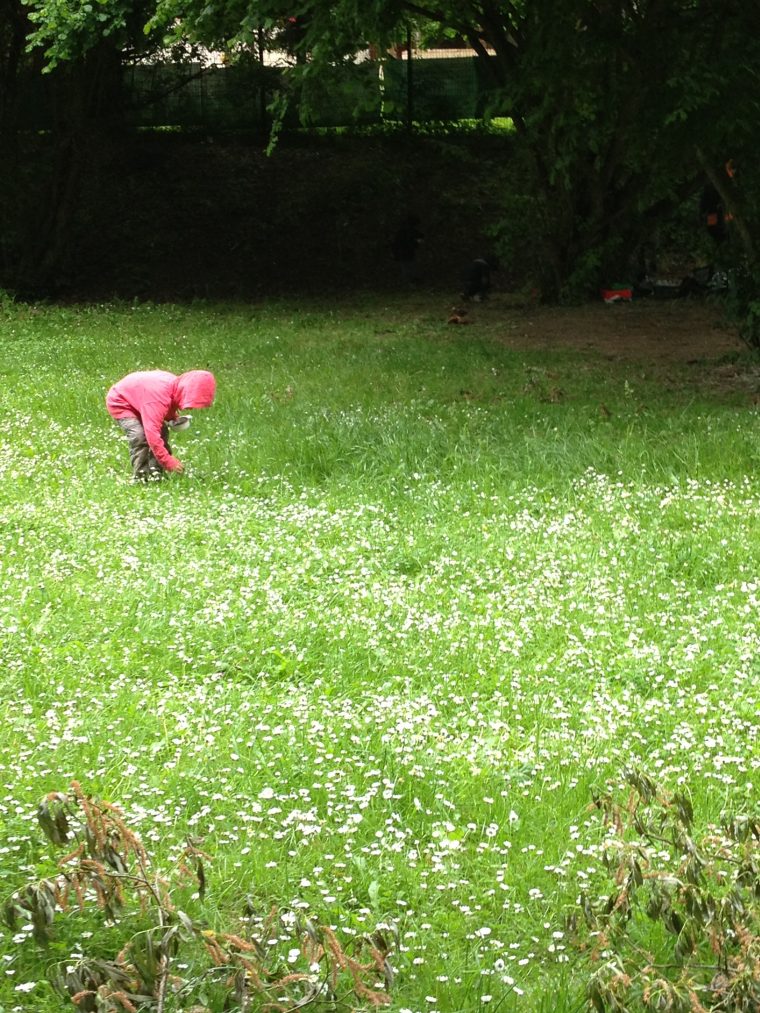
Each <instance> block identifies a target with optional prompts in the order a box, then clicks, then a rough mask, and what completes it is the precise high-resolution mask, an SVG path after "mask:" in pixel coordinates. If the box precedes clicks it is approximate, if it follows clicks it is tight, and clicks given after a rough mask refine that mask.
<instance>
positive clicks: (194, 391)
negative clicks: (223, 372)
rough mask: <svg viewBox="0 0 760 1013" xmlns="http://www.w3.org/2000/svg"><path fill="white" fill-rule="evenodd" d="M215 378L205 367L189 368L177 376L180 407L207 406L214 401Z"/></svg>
mask: <svg viewBox="0 0 760 1013" xmlns="http://www.w3.org/2000/svg"><path fill="white" fill-rule="evenodd" d="M215 393H216V380H215V379H214V374H213V373H209V371H208V370H207V369H191V370H190V372H189V373H183V374H182V375H181V376H178V377H177V402H178V404H179V406H180V408H208V407H210V406H211V405H212V404H213V403H214V394H215Z"/></svg>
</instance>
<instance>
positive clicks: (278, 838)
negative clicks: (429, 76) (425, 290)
mask: <svg viewBox="0 0 760 1013" xmlns="http://www.w3.org/2000/svg"><path fill="white" fill-rule="evenodd" d="M473 332H476V329H475V328H463V329H461V331H460V330H458V329H457V331H456V333H455V334H454V335H453V336H452V334H451V331H446V329H445V326H444V327H443V328H442V327H441V325H440V322H439V320H438V319H437V318H436V317H435V315H433V314H432V313H431V314H430V315H429V316H427V315H425V313H424V312H420V313H418V314H417V315H416V316H411V317H410V316H409V315H408V314H407V315H405V314H402V313H400V312H396V309H395V308H394V307H391V308H388V307H387V306H384V305H381V304H379V303H378V304H376V305H372V306H370V307H369V308H367V307H366V306H364V307H360V306H359V305H356V306H353V307H346V308H344V309H342V310H338V309H335V308H333V309H332V310H327V309H324V308H320V307H315V306H307V307H303V306H301V307H299V306H287V305H284V304H282V305H278V306H274V307H270V308H267V309H255V308H254V309H252V308H246V309H235V308H216V309H214V308H209V307H204V306H199V307H196V308H179V307H171V306H168V307H150V306H148V307H129V306H126V307H109V306H104V307H91V308H69V309H58V308H29V307H13V306H10V307H6V309H5V310H4V311H3V312H2V315H0V348H1V349H2V351H1V352H0V369H1V371H2V385H1V386H0V575H1V576H2V582H1V584H0V666H1V669H2V674H1V679H2V695H1V696H0V715H1V718H2V733H0V784H2V792H1V793H0V855H1V856H2V859H1V861H0V902H4V901H5V900H6V899H7V898H8V897H10V896H11V895H12V894H13V893H14V891H17V890H19V889H21V888H22V887H23V886H24V884H26V883H27V882H29V881H33V880H35V879H39V878H41V877H43V876H46V875H50V874H51V872H50V870H51V869H52V868H53V857H52V853H51V851H50V850H49V847H48V845H46V844H45V843H44V839H43V838H42V835H41V834H40V832H39V829H38V827H37V824H36V808H37V803H38V800H39V799H40V797H41V796H43V795H44V794H45V793H47V792H50V791H55V790H66V788H67V786H68V785H69V783H70V782H71V781H72V779H76V780H78V781H80V782H81V784H82V786H83V788H84V789H85V791H87V792H92V793H94V794H96V795H99V796H101V797H103V798H106V799H108V800H110V801H112V802H115V803H118V804H119V805H120V806H121V808H122V809H123V811H124V813H125V816H126V818H127V822H128V823H129V824H130V826H132V827H133V828H134V829H135V831H136V832H137V833H138V834H139V835H140V837H141V839H142V841H143V843H144V844H145V846H146V848H147V849H148V851H149V853H150V854H151V856H152V858H154V860H155V862H156V864H157V865H158V866H159V867H170V866H171V865H172V863H173V862H175V861H176V859H177V858H178V856H179V855H180V853H181V851H182V849H183V847H184V845H185V842H186V840H187V838H188V835H190V836H192V838H193V839H194V840H195V841H197V842H202V849H203V851H204V852H205V853H207V854H208V855H210V856H211V858H212V861H211V862H210V864H209V866H208V868H207V870H206V874H207V878H208V888H207V893H206V895H205V897H203V898H200V897H199V896H197V895H195V896H190V897H187V898H186V899H185V906H186V910H187V911H188V912H189V913H190V914H191V915H192V917H193V918H197V919H199V920H201V921H203V922H204V923H205V924H208V925H209V926H212V927H213V926H216V925H218V924H222V923H223V922H226V924H228V925H234V926H237V927H238V928H239V925H240V922H239V917H240V915H241V913H242V911H243V902H244V900H245V898H246V897H253V898H255V899H256V900H257V902H258V903H260V904H261V905H262V906H263V907H268V906H271V905H278V906H280V907H282V908H288V909H293V910H300V911H305V912H308V913H309V914H310V916H311V917H313V918H314V919H316V920H319V921H320V922H323V923H325V924H329V925H331V926H333V927H334V928H335V931H336V933H337V935H338V937H339V938H341V939H342V940H348V939H350V938H351V937H352V936H354V935H356V934H357V933H363V932H369V931H372V930H373V929H375V928H376V927H377V926H386V927H387V928H388V931H391V932H393V933H397V934H398V940H399V945H398V947H397V948H396V950H395V951H394V953H393V955H392V957H391V963H392V965H393V969H394V971H395V982H394V984H393V987H392V990H391V1005H390V1006H387V1007H384V1008H388V1009H392V1010H393V1011H396V1013H410V1011H412V1013H423V1011H424V1013H475V1011H479V1010H485V1011H489V1013H490V1011H493V1010H496V1009H498V1010H500V1011H501V1013H505V1011H508V1010H526V1011H538V1010H544V1011H547V1013H548V1011H550V1010H551V1011H554V1010H556V1011H565V1010H566V1011H570V1010H574V1009H576V1010H577V1009H581V1008H583V994H582V989H583V980H582V974H581V973H580V971H579V969H578V959H579V958H578V954H577V952H576V951H575V949H574V947H573V943H572V940H571V939H570V938H569V932H568V930H567V916H568V914H569V913H570V912H571V911H573V910H574V909H575V908H576V901H577V898H578V896H579V894H580V893H581V892H583V891H588V892H590V893H591V894H594V892H597V893H598V892H600V891H603V889H604V881H605V880H604V877H605V872H604V869H603V868H602V867H601V864H600V862H599V845H600V841H601V839H602V836H603V835H604V833H605V830H604V828H603V827H602V826H601V825H600V822H599V820H598V819H597V818H596V816H595V814H594V813H593V812H592V811H591V810H590V808H589V805H590V802H591V799H592V792H593V791H595V790H603V789H604V788H605V786H609V785H618V784H620V783H621V781H622V778H623V776H624V773H625V771H626V770H627V769H628V768H631V767H638V768H641V769H643V770H645V771H646V772H648V773H649V774H650V775H651V776H652V777H653V778H655V779H657V780H658V781H659V782H661V783H662V784H663V785H664V786H666V787H669V788H674V787H676V786H681V787H682V788H683V789H684V790H685V791H687V792H688V793H689V794H690V796H691V798H692V802H693V805H694V808H695V811H696V812H697V814H698V815H699V818H700V819H702V820H704V821H708V820H717V819H718V818H719V817H720V815H721V814H722V813H723V812H725V811H728V810H730V811H739V810H742V809H743V808H747V807H751V806H752V805H753V804H756V802H757V796H756V793H755V794H753V779H754V780H755V781H756V779H757V776H758V766H759V765H760V750H759V749H758V682H759V681H760V626H759V624H758V603H759V601H760V537H759V536H760V480H758V473H757V464H758V458H759V456H760V450H759V447H760V442H759V441H760V416H759V415H758V412H757V409H751V408H749V407H747V405H746V404H744V403H739V401H734V400H732V399H731V397H725V396H724V397H720V398H719V397H717V396H715V397H712V398H711V397H709V396H707V395H704V394H699V393H696V392H695V391H694V390H692V389H691V388H690V387H689V385H688V383H687V380H686V379H685V378H683V377H681V375H680V374H679V373H678V370H677V368H675V367H674V370H673V371H672V372H673V374H674V375H675V381H674V382H671V383H670V385H669V387H668V389H665V388H663V387H661V386H660V385H659V384H658V382H657V380H656V378H653V377H651V376H648V375H647V372H646V368H645V367H644V366H642V365H641V364H638V365H637V366H635V367H634V366H631V365H626V364H625V363H617V364H610V363H609V362H604V363H602V362H600V361H597V360H596V359H594V358H593V356H590V355H586V356H582V355H580V354H574V355H573V354H570V353H564V354H562V355H555V356H552V355H550V354H549V353H547V352H541V353H539V352H532V351H530V350H526V351H522V352H518V351H514V350H507V349H505V348H504V347H502V346H501V345H500V344H499V342H498V340H497V337H498V334H497V332H498V321H497V320H495V319H494V320H493V321H492V323H491V324H490V326H489V328H485V327H484V328H482V329H481V330H480V331H479V332H476V333H475V334H473ZM138 368H166V369H170V370H172V371H174V372H181V371H183V370H186V369H191V368H210V369H212V370H213V371H214V372H215V373H216V375H217V380H218V400H217V404H216V405H215V406H214V407H213V408H212V409H210V410H208V411H206V412H197V413H195V418H194V419H193V425H192V427H191V429H190V430H189V431H188V432H186V433H181V434H177V435H176V436H175V437H174V449H175V452H176V454H177V456H179V457H180V459H182V460H183V461H184V462H185V463H186V465H187V474H186V475H184V476H181V477H174V478H172V479H170V480H167V481H165V482H163V483H160V484H156V485H147V486H135V485H133V484H131V482H130V481H129V476H128V467H127V464H128V462H127V454H126V446H125V444H124V441H123V439H122V437H121V435H120V433H119V432H118V430H117V428H116V427H115V426H114V425H113V423H112V422H111V420H110V419H109V417H108V415H107V414H106V412H105V408H104V405H103V397H104V394H105V391H106V390H107V388H108V387H109V386H110V384H111V383H112V382H113V381H114V380H116V379H118V378H119V377H120V376H122V375H123V374H124V373H126V372H129V371H130V370H132V369H138ZM560 388H561V396H559V395H557V394H556V391H557V390H558V389H560ZM552 392H555V393H552ZM600 403H603V404H604V405H605V406H606V408H605V411H604V412H600V410H599V405H600ZM140 917H141V915H140V912H139V911H135V912H127V913H125V915H124V917H123V919H122V921H121V922H119V923H118V924H115V925H112V924H105V925H104V924H103V919H102V918H99V916H98V915H97V913H95V914H79V913H76V912H69V913H67V914H65V915H61V916H60V917H59V918H57V920H56V930H55V933H54V940H53V942H52V943H51V944H50V945H49V946H47V947H43V946H41V945H39V944H38V943H37V942H35V941H34V939H32V938H31V933H30V931H29V929H30V927H29V926H24V925H22V926H18V925H17V926H16V927H15V928H9V927H0V968H1V969H2V974H0V1010H3V1011H5V1013H20V1011H27V1010H34V1011H39V1013H52V1011H54V1010H56V1011H57V1010H60V1009H62V1008H64V1005H65V1004H64V1003H63V1000H62V999H61V998H60V996H57V995H56V994H55V993H54V992H53V991H52V989H51V987H50V985H49V983H48V982H47V979H46V972H47V970H48V968H49V967H50V966H51V965H52V964H53V963H56V962H64V963H65V962H66V961H74V960H76V959H77V957H78V956H79V955H81V954H82V953H85V952H93V949H92V948H94V952H97V953H98V954H101V955H102V954H104V953H108V954H110V955H114V954H115V953H116V952H117V951H118V949H119V948H120V947H121V946H122V945H123V943H124V941H125V940H126V939H127V938H128V937H129V935H130V933H132V932H134V931H136V928H135V926H139V923H140ZM294 959H295V958H294ZM199 980H200V981H201V983H200V984H199V985H198V986H197V988H196V992H195V994H193V995H192V996H190V995H186V994H183V995H180V994H177V995H176V996H175V997H173V998H170V999H169V1005H167V1007H166V1008H167V1010H168V1009H176V1010H186V1009H190V1008H191V1007H192V1006H193V1003H195V1004H196V1005H198V1004H200V1006H201V1007H203V1006H206V1007H207V1008H208V1009H210V1010H214V1011H216V1010H217V1009H219V1010H221V1008H222V1007H221V1005H215V1003H216V1002H218V1001H219V1000H217V999H215V997H214V993H213V989H209V988H206V986H204V984H203V982H202V980H201V978H200V976H199ZM172 1003H173V1005H172ZM71 1008H73V1007H71ZM251 1008H256V1007H251ZM325 1008H328V1007H325ZM329 1008H330V1009H333V1006H329ZM345 1008H348V1007H345ZM357 1008H358V1007H357ZM362 1008H363V1007H362Z"/></svg>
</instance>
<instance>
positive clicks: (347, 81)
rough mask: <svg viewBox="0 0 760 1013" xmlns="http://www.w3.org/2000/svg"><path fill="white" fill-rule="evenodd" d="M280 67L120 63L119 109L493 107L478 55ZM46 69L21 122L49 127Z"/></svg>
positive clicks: (331, 115) (164, 117)
mask: <svg viewBox="0 0 760 1013" xmlns="http://www.w3.org/2000/svg"><path fill="white" fill-rule="evenodd" d="M296 81H297V79H296V77H295V76H294V75H293V73H292V70H291V69H290V68H288V67H287V66H281V65H279V66H278V65H275V64H272V63H268V62H265V61H261V62H260V61H258V60H256V59H254V58H253V57H251V59H250V60H248V61H244V62H236V63H232V64H230V65H214V64H212V65H211V66H205V65H202V64H185V63H183V64H169V63H156V64H143V65H135V66H130V67H126V68H125V69H124V75H123V81H122V85H123V95H122V101H123V109H124V118H125V121H126V123H127V124H128V125H129V126H131V127H135V128H159V127H173V128H177V129H181V130H182V129H187V130H192V129H206V130H214V131H221V132H224V131H237V130H243V131H259V130H261V131H263V130H265V129H266V128H267V127H268V126H269V124H270V122H271V114H270V106H271V102H272V100H273V99H274V98H275V97H276V96H281V95H283V94H284V95H287V97H288V103H287V112H286V114H285V124H286V126H296V125H298V124H299V123H301V122H305V123H307V124H308V125H310V126H315V127H340V126H351V125H356V124H378V123H382V122H386V121H387V122H393V121H402V122H406V123H411V122H420V123H424V122H431V121H440V122H454V121H457V120H466V119H481V118H482V117H483V116H484V115H485V113H486V111H487V112H488V113H489V115H499V109H498V104H495V103H494V93H493V91H492V90H491V89H490V87H489V84H488V81H487V76H486V74H485V72H484V67H483V62H482V58H477V57H475V56H473V55H460V54H458V53H457V54H452V53H451V52H450V51H446V50H428V51H425V52H424V53H420V52H416V53H415V54H414V55H413V57H412V58H411V59H409V54H408V52H406V51H402V52H401V53H400V54H399V55H398V56H397V57H396V58H391V59H388V60H385V61H375V60H364V61H362V62H358V63H346V64H343V65H340V66H336V67H334V68H333V69H332V71H331V72H329V73H324V74H320V75H318V76H314V77H312V78H308V77H307V78H304V79H302V80H300V81H298V83H296ZM53 88H55V75H54V74H52V75H47V76H45V77H44V78H41V77H39V76H37V77H34V78H30V79H29V80H28V81H27V82H26V83H25V86H24V88H23V89H22V106H21V122H23V123H25V124H26V125H27V127H28V128H29V129H32V130H44V129H47V128H49V127H50V126H52V121H53V114H52V109H53V103H52V101H51V99H52V91H51V90H52V89H53Z"/></svg>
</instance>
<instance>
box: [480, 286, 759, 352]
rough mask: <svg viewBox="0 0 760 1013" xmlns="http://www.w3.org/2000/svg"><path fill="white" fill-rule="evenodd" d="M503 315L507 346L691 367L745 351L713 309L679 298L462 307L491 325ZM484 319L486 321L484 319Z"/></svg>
mask: <svg viewBox="0 0 760 1013" xmlns="http://www.w3.org/2000/svg"><path fill="white" fill-rule="evenodd" d="M497 313H498V314H499V315H501V314H505V319H504V323H505V332H504V334H503V335H502V336H501V339H502V340H503V341H504V343H505V344H506V345H508V346H509V347H511V348H521V347H530V348H534V349H536V348H540V349H544V350H546V349H553V348H554V349H566V350H574V351H588V352H593V353H596V354H599V355H603V356H605V357H606V358H608V359H611V360H629V361H634V362H646V363H649V364H652V365H658V364H660V365H662V364H669V363H681V364H688V365H697V364H703V363H708V362H713V363H714V362H715V361H716V360H723V361H724V362H725V361H726V360H727V359H730V360H733V359H736V358H737V357H738V356H741V355H743V354H744V353H746V352H747V347H746V345H745V344H744V343H743V342H742V341H741V339H740V338H739V335H738V333H737V331H736V329H735V328H734V327H731V326H730V325H729V324H727V323H726V322H725V319H724V318H723V315H722V313H721V311H720V308H719V307H715V306H712V305H709V304H707V303H700V302H691V301H689V300H685V299H680V300H673V301H669V302H655V301H646V300H642V301H639V302H631V303H612V304H610V305H608V304H606V303H603V302H601V301H600V302H599V303H589V304H587V305H584V306H572V307H541V306H536V307H532V308H531V307H519V305H516V306H515V308H514V309H512V310H511V311H510V299H509V297H508V296H506V297H502V298H499V297H498V296H497V297H496V298H495V299H494V300H493V301H492V302H490V303H488V304H486V305H484V306H483V307H477V309H471V310H468V314H467V316H468V318H471V319H472V321H473V323H474V324H477V322H478V317H480V318H481V319H483V320H484V322H485V320H488V321H489V324H491V326H493V322H492V320H493V317H494V316H495V315H496V314H497ZM489 318H490V319H489Z"/></svg>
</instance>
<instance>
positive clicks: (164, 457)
mask: <svg viewBox="0 0 760 1013" xmlns="http://www.w3.org/2000/svg"><path fill="white" fill-rule="evenodd" d="M215 393H216V380H215V379H214V374H213V373H209V372H208V370H205V369H193V370H191V371H190V372H189V373H182V375H181V376H175V375H174V373H167V372H165V371H164V370H162V369H153V370H150V371H148V372H143V373H130V374H129V375H128V376H125V377H124V379H123V380H119V382H118V383H115V384H114V385H113V387H111V389H110V390H109V391H108V394H107V395H106V407H107V408H108V411H109V413H110V414H111V416H112V417H113V418H114V419H115V420H116V422H117V423H118V424H119V426H120V427H121V429H122V431H123V432H124V434H125V436H126V437H127V441H128V443H129V458H130V461H131V462H132V475H133V477H134V478H136V479H142V480H145V479H149V478H160V477H161V476H162V475H163V473H164V472H166V471H177V472H181V471H182V470H183V465H182V462H181V461H178V460H177V458H176V457H172V452H171V448H170V447H169V428H170V427H176V426H177V425H178V423H180V422H181V421H184V420H181V419H180V416H179V412H181V411H184V410H186V409H188V408H208V407H210V406H211V405H212V404H213V402H214V394H215ZM188 422H189V419H188Z"/></svg>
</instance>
